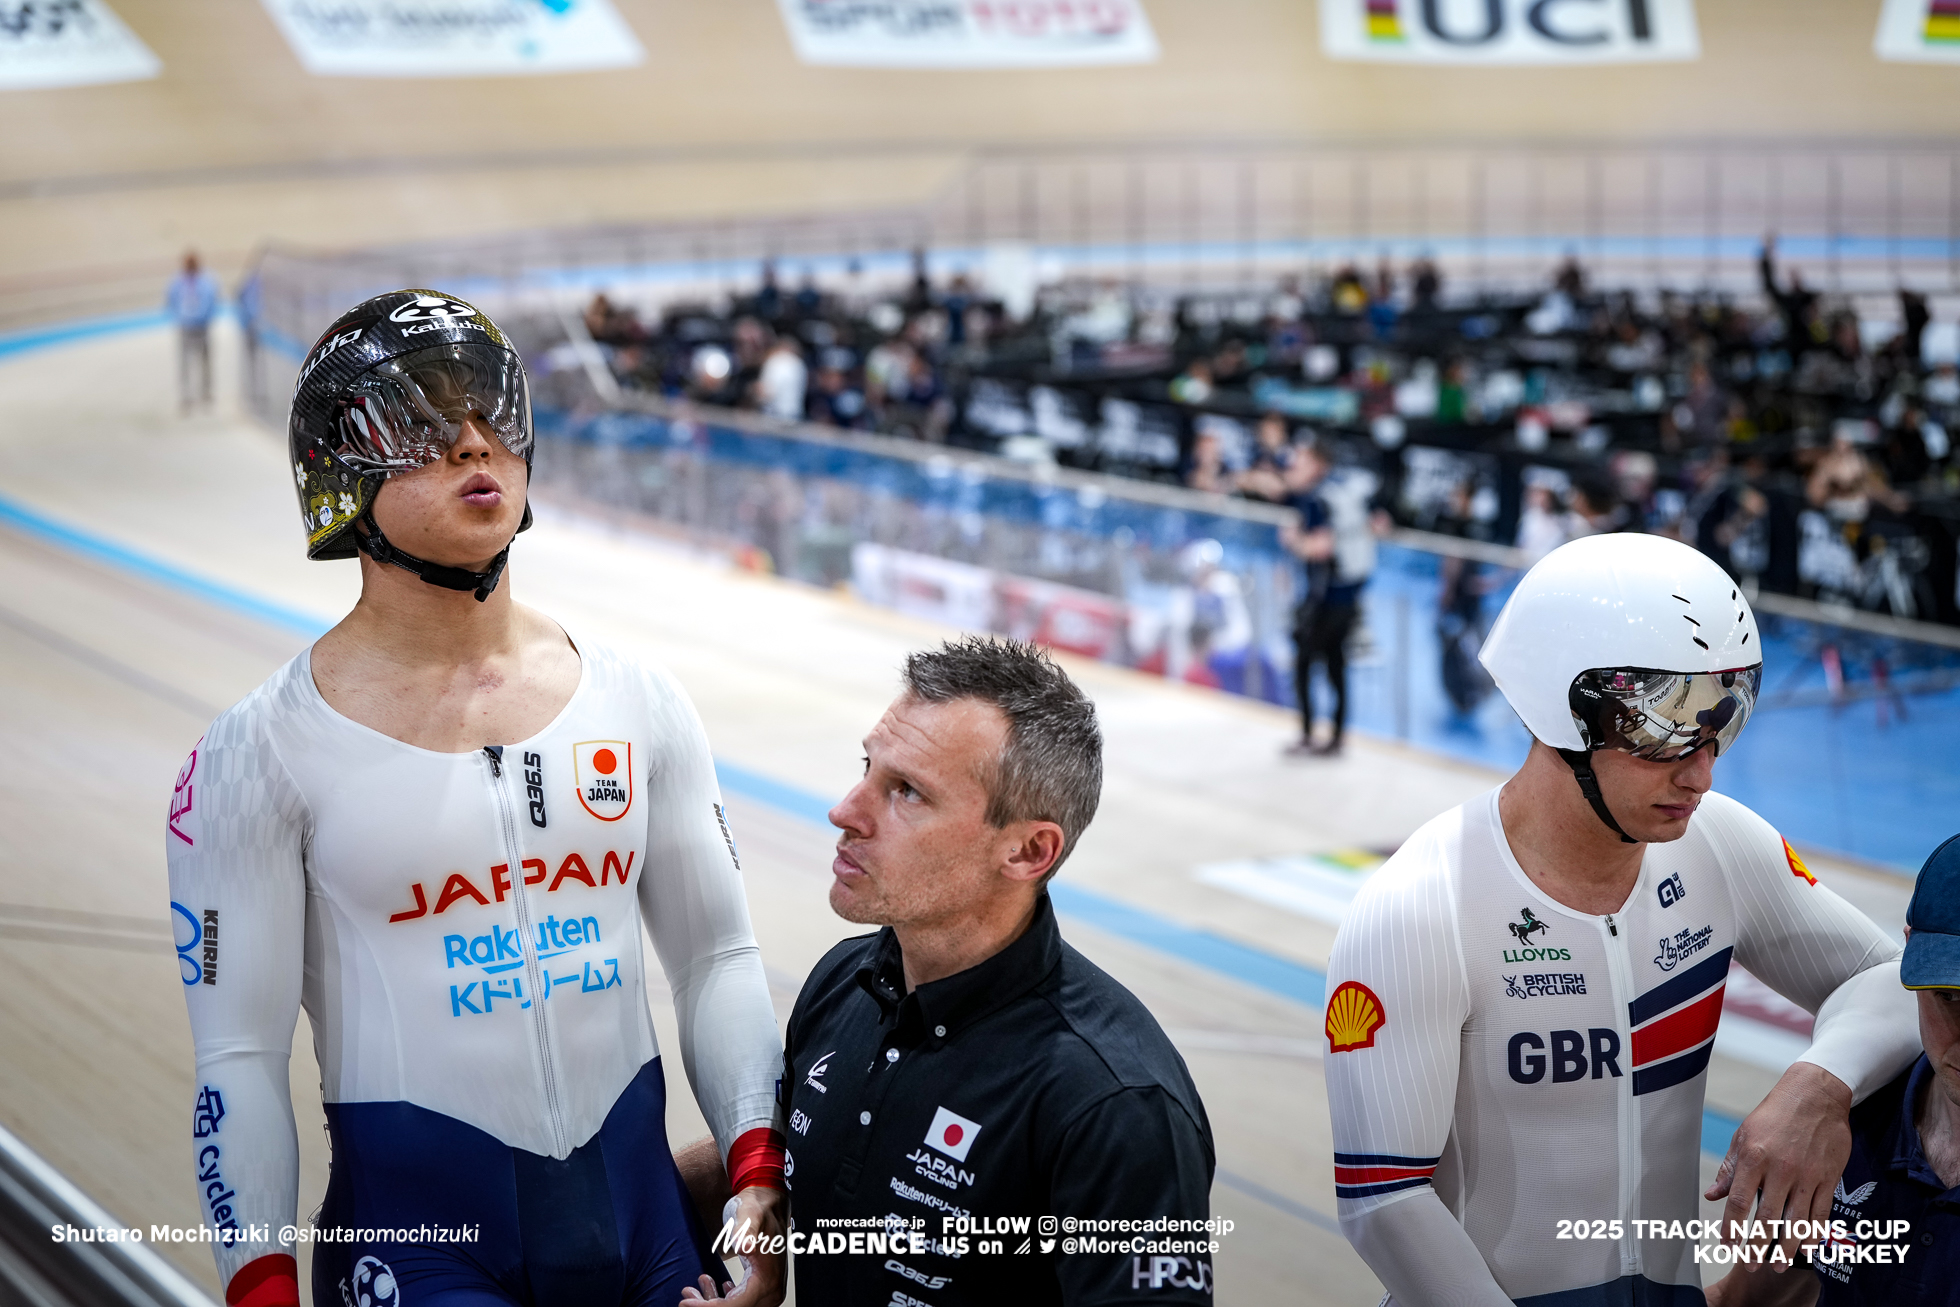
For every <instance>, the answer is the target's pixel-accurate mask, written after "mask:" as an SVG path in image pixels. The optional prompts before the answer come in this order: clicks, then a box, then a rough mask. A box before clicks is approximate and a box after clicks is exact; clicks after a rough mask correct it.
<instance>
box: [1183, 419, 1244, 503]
mask: <svg viewBox="0 0 1960 1307" xmlns="http://www.w3.org/2000/svg"><path fill="white" fill-rule="evenodd" d="M1184 484H1185V485H1187V486H1189V487H1191V489H1193V490H1203V491H1206V492H1207V493H1210V494H1214V495H1229V494H1230V493H1232V484H1233V481H1232V474H1231V472H1230V471H1228V470H1227V469H1226V467H1225V446H1224V443H1223V442H1222V441H1220V440H1219V438H1218V436H1217V435H1216V433H1214V432H1210V431H1200V432H1198V433H1197V434H1196V435H1195V436H1193V437H1192V438H1191V461H1190V463H1189V465H1188V466H1187V467H1186V468H1185V469H1184Z"/></svg>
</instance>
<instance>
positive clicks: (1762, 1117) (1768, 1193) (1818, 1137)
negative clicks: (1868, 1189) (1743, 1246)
mask: <svg viewBox="0 0 1960 1307" xmlns="http://www.w3.org/2000/svg"><path fill="white" fill-rule="evenodd" d="M1850 1115H1851V1089H1850V1087H1849V1086H1848V1085H1846V1084H1845V1083H1844V1082H1843V1081H1842V1080H1839V1079H1838V1078H1837V1077H1836V1076H1834V1075H1832V1074H1831V1073H1830V1072H1828V1071H1826V1070H1824V1068H1822V1067H1820V1066H1817V1065H1815V1064H1813V1063H1810V1062H1798V1063H1796V1064H1795V1065H1793V1066H1792V1067H1791V1068H1790V1069H1789V1070H1788V1071H1786V1072H1784V1073H1783V1078H1782V1079H1781V1080H1779V1081H1777V1082H1776V1087H1775V1088H1774V1089H1772V1090H1770V1091H1769V1094H1768V1095H1767V1096H1766V1097H1765V1098H1764V1099H1763V1101H1762V1102H1761V1103H1760V1104H1759V1105H1758V1106H1757V1108H1756V1110H1755V1111H1753V1112H1751V1113H1750V1114H1749V1115H1748V1117H1747V1118H1746V1119H1744V1121H1743V1122H1742V1125H1741V1126H1740V1127H1739V1128H1738V1129H1737V1130H1736V1132H1735V1138H1734V1139H1733V1140H1731V1141H1730V1143H1729V1151H1728V1155H1727V1156H1726V1157H1724V1158H1723V1159H1722V1169H1721V1170H1720V1171H1719V1172H1718V1173H1717V1174H1716V1177H1715V1183H1714V1184H1712V1185H1710V1186H1709V1187H1708V1192H1707V1193H1705V1194H1703V1195H1702V1197H1703V1198H1705V1199H1707V1200H1709V1201H1710V1202H1713V1201H1714V1200H1716V1199H1718V1198H1724V1197H1725V1198H1727V1199H1728V1200H1729V1201H1728V1203H1727V1205H1726V1206H1724V1207H1723V1208H1722V1236H1723V1241H1724V1242H1726V1243H1731V1244H1734V1243H1754V1242H1761V1241H1759V1240H1751V1239H1737V1238H1732V1237H1730V1231H1731V1229H1732V1227H1731V1225H1730V1222H1732V1221H1742V1220H1744V1219H1745V1218H1748V1217H1749V1204H1750V1203H1751V1201H1753V1200H1756V1199H1757V1198H1758V1195H1760V1201H1759V1202H1757V1203H1756V1213H1755V1217H1754V1219H1755V1220H1758V1221H1801V1220H1815V1221H1827V1220H1829V1219H1830V1216H1831V1190H1832V1186H1834V1185H1835V1184H1836V1183H1837V1181H1838V1178H1839V1177H1840V1176H1842V1175H1843V1174H1844V1164H1845V1162H1846V1161H1847V1160H1848V1159H1849V1158H1850V1156H1851V1122H1850ZM1778 1242H1780V1243H1781V1244H1782V1245H1783V1255H1784V1256H1785V1257H1788V1258H1790V1259H1791V1262H1793V1263H1795V1264H1797V1265H1802V1264H1803V1263H1802V1254H1801V1253H1799V1252H1798V1251H1797V1245H1798V1244H1799V1243H1800V1242H1804V1241H1801V1240H1797V1239H1790V1238H1785V1239H1782V1240H1779V1241H1778ZM1812 1242H1814V1241H1812ZM1791 1262H1786V1263H1781V1264H1772V1266H1771V1269H1772V1270H1775V1271H1777V1272H1779V1273H1780V1272H1782V1271H1785V1270H1787V1269H1789V1266H1790V1264H1791Z"/></svg>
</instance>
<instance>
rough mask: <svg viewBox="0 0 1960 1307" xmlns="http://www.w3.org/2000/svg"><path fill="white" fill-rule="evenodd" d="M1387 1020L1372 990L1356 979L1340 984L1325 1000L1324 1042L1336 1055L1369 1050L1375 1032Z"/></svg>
mask: <svg viewBox="0 0 1960 1307" xmlns="http://www.w3.org/2000/svg"><path fill="white" fill-rule="evenodd" d="M1387 1020H1388V1015H1387V1014H1386V1013H1385V1012H1383V1011H1382V1001H1381V1000H1380V999H1378V998H1376V997H1375V991H1374V990H1372V989H1369V988H1368V987H1367V986H1366V985H1364V984H1362V983H1361V982H1360V981H1358V980H1346V981H1342V982H1341V986H1340V988H1338V989H1336V990H1335V991H1334V994H1333V997H1331V998H1329V999H1328V1000H1327V1042H1328V1043H1329V1044H1330V1045H1331V1046H1332V1051H1333V1052H1336V1053H1348V1052H1352V1051H1353V1050H1355V1049H1357V1048H1373V1047H1374V1046H1375V1032H1376V1031H1377V1030H1380V1029H1381V1028H1382V1025H1383V1024H1384V1023H1385V1022H1386V1021H1387Z"/></svg>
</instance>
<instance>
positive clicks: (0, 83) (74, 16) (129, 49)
mask: <svg viewBox="0 0 1960 1307" xmlns="http://www.w3.org/2000/svg"><path fill="white" fill-rule="evenodd" d="M161 71H163V64H162V62H161V61H159V60H158V59H157V57H156V56H155V55H153V54H151V53H150V50H149V47H148V46H146V45H144V44H143V43H142V42H141V41H139V40H137V39H136V34H135V33H134V32H132V31H130V30H129V29H128V28H127V27H124V26H123V24H122V20H121V19H120V18H117V17H116V15H115V14H114V13H113V12H111V11H110V9H109V6H108V5H105V4H103V3H102V0H0V90H8V91H22V90H34V89H38V88H40V87H45V86H88V85H91V84H94V83H97V82H135V81H141V80H142V79H143V78H146V77H155V76H156V75H157V74H158V73H159V72H161Z"/></svg>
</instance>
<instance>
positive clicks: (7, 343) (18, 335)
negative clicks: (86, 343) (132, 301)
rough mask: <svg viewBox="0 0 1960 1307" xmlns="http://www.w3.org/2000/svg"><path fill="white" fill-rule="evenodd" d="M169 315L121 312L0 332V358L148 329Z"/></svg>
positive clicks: (163, 320)
mask: <svg viewBox="0 0 1960 1307" xmlns="http://www.w3.org/2000/svg"><path fill="white" fill-rule="evenodd" d="M169 322H170V319H169V318H168V317H166V316H164V314H162V313H160V312H157V311H154V310H152V311H149V312H144V313H119V314H116V315H114V316H112V317H105V318H84V319H82V320H80V321H79V322H60V323H56V324H54V325H53V326H48V327H33V328H30V329H28V330H26V331H9V332H0V359H4V358H8V357H10V356H12V355H15V354H25V353H27V352H29V351H30V350H37V349H44V348H46V347H48V346H50V345H67V344H71V343H73V342H75V341H78V340H88V339H91V338H92V337H95V336H112V335H115V334H116V333H118V332H124V331H147V330H149V329H150V328H153V327H162V326H167V325H169Z"/></svg>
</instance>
